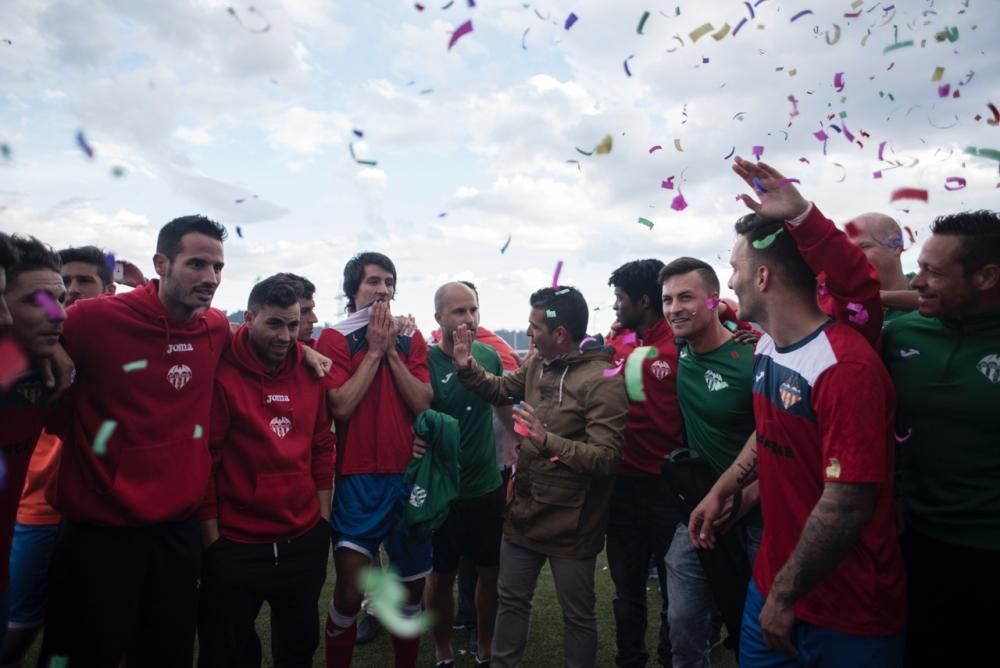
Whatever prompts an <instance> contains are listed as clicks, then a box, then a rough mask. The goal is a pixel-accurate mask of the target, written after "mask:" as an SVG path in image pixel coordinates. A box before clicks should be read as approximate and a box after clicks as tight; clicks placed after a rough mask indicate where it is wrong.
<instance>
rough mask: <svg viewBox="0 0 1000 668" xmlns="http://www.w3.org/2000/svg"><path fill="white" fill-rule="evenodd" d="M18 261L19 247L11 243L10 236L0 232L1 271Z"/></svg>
mask: <svg viewBox="0 0 1000 668" xmlns="http://www.w3.org/2000/svg"><path fill="white" fill-rule="evenodd" d="M16 262H17V249H16V248H14V244H13V243H11V240H10V237H8V236H7V235H6V234H4V233H3V232H0V271H2V270H5V269H7V268H8V267H13V266H14V264H15V263H16Z"/></svg>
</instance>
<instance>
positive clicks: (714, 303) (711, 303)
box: [705, 296, 719, 311]
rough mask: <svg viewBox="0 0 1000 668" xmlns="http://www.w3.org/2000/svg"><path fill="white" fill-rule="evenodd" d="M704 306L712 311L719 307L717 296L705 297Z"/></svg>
mask: <svg viewBox="0 0 1000 668" xmlns="http://www.w3.org/2000/svg"><path fill="white" fill-rule="evenodd" d="M705 308H707V309H708V310H709V311H714V310H715V309H717V308H719V298H718V297H717V296H716V297H709V298H708V299H706V300H705Z"/></svg>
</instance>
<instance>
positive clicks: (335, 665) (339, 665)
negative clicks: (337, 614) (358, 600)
mask: <svg viewBox="0 0 1000 668" xmlns="http://www.w3.org/2000/svg"><path fill="white" fill-rule="evenodd" d="M357 637H358V623H357V621H354V622H352V623H351V625H350V626H348V627H346V628H345V627H343V626H337V625H336V624H334V623H333V620H332V619H330V618H329V617H327V618H326V668H350V666H351V658H352V657H353V656H354V640H355V639H356V638H357ZM414 660H416V655H414Z"/></svg>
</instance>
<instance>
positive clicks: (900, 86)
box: [0, 0, 1000, 331]
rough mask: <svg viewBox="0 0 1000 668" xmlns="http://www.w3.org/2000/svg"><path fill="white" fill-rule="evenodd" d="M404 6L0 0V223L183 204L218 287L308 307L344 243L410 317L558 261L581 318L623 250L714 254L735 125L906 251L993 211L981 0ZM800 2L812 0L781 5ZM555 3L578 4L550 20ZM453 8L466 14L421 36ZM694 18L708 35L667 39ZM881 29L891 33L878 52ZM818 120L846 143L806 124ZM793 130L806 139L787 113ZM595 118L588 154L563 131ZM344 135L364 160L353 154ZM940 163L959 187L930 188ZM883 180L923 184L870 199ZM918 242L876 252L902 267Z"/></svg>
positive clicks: (724, 223)
mask: <svg viewBox="0 0 1000 668" xmlns="http://www.w3.org/2000/svg"><path fill="white" fill-rule="evenodd" d="M423 4H425V5H426V8H425V10H424V11H422V12H420V11H417V10H416V8H415V7H414V3H412V2H402V1H399V2H397V1H396V0H387V1H385V2H360V1H355V2H334V1H332V0H285V1H278V0H255V2H254V4H253V7H254V8H255V12H251V11H250V7H251V5H250V4H249V3H242V4H240V3H230V2H220V1H216V0H158V1H156V2H136V1H134V0H86V1H84V0H13V1H11V0H8V1H7V2H4V3H2V4H0V39H4V40H9V41H10V43H8V42H7V41H3V42H0V142H2V143H4V144H6V145H7V146H8V147H9V148H10V151H11V159H9V160H7V161H4V160H2V159H0V229H3V230H4V231H7V232H29V233H33V234H36V235H38V236H40V237H41V238H43V239H44V240H46V241H48V242H49V243H51V244H52V245H54V246H56V247H63V246H67V245H75V244H83V243H96V244H98V245H101V246H103V247H105V248H107V249H109V250H113V251H115V252H116V253H117V254H118V255H119V256H123V257H129V258H131V259H133V260H134V261H136V262H137V263H138V264H139V265H140V266H141V267H142V268H143V269H144V270H145V271H146V272H147V273H149V274H152V263H151V257H152V251H153V246H154V243H155V237H156V231H157V230H158V228H159V227H160V225H162V224H163V223H165V222H166V221H168V220H170V219H171V218H174V217H176V216H179V215H185V214H189V213H203V214H205V215H208V216H210V217H212V218H214V219H216V220H218V221H220V222H222V223H223V224H225V225H226V226H227V227H228V228H229V229H230V232H231V239H230V241H229V243H228V244H227V248H226V256H227V258H226V259H227V265H226V269H225V272H224V278H223V284H222V286H221V288H220V290H219V292H218V293H217V297H216V305H217V306H219V307H221V308H225V309H227V310H235V309H237V308H241V307H242V305H243V304H244V302H245V297H246V295H247V293H248V291H249V288H250V286H251V285H252V284H253V282H254V280H255V279H256V278H257V277H263V276H267V275H269V274H271V273H274V272H276V271H284V270H288V271H295V272H298V273H302V274H305V275H307V276H308V277H309V278H311V279H312V280H313V281H314V282H315V283H316V284H317V285H318V286H319V293H318V301H319V312H320V316H321V318H323V319H326V320H331V321H333V320H336V319H338V318H339V311H340V309H342V307H343V301H342V300H338V299H337V296H338V292H339V286H340V278H341V272H342V269H343V265H344V262H345V261H346V260H347V259H348V258H349V257H350V256H351V255H353V254H354V253H355V252H358V251H360V250H380V251H382V252H385V253H387V254H388V255H390V256H391V257H392V258H393V259H394V260H395V261H396V264H397V267H398V269H399V273H400V277H399V286H400V292H399V295H398V303H397V305H396V306H395V311H396V312H400V313H402V312H410V313H413V314H414V315H416V316H417V319H418V323H419V324H420V325H421V327H422V328H424V329H425V330H428V329H430V328H431V327H432V325H433V306H432V295H433V291H434V289H435V288H436V287H437V286H438V285H440V284H441V283H442V282H444V281H447V280H454V279H469V280H473V281H475V282H476V283H477V284H478V285H479V286H480V292H481V297H482V300H481V301H482V310H483V322H484V324H486V325H488V326H492V327H497V328H499V327H521V326H523V323H524V322H525V320H526V316H527V306H526V304H527V298H528V295H529V294H530V293H531V292H532V291H533V290H534V289H536V288H538V287H541V286H543V285H545V284H547V283H549V282H550V281H551V276H552V272H553V269H554V267H555V265H556V262H557V261H558V260H563V261H564V269H563V272H562V281H563V282H564V283H569V284H574V285H577V286H578V287H580V288H581V290H583V292H584V295H585V296H586V297H587V299H588V302H589V303H590V305H591V306H592V307H595V308H596V307H599V309H600V310H597V311H594V313H593V318H592V326H591V329H592V330H594V331H598V330H603V329H606V327H607V325H608V323H609V322H610V320H611V317H612V313H611V311H610V308H609V307H610V304H611V302H612V300H613V298H612V296H611V291H610V289H609V288H608V287H607V277H608V275H609V274H610V273H611V271H612V270H613V269H614V268H615V267H617V266H618V265H619V264H621V263H623V262H625V261H628V260H632V259H636V258H640V257H658V258H660V259H662V260H664V261H669V260H670V259H673V258H674V257H677V256H680V255H694V256H697V257H702V258H704V259H706V260H708V261H710V262H711V263H712V264H713V265H715V266H716V268H717V270H718V271H719V273H720V276H721V277H722V279H723V282H725V280H726V279H727V278H728V267H727V258H728V249H729V247H730V242H731V238H732V234H731V230H732V223H733V222H734V221H735V219H736V218H737V217H738V216H740V215H742V213H744V210H743V207H742V205H741V204H740V203H738V202H736V201H735V199H734V196H735V194H736V193H738V192H740V191H741V190H743V189H742V188H741V183H740V182H739V181H738V180H737V179H736V178H735V177H734V176H733V175H732V174H731V172H730V171H729V166H728V162H727V161H726V160H724V159H723V158H724V156H726V155H727V154H728V153H729V152H730V151H731V150H732V149H733V148H734V147H735V149H736V151H737V153H738V154H741V155H744V156H746V157H749V156H750V152H751V148H752V146H754V145H761V146H764V148H765V150H764V159H765V160H767V161H769V162H770V163H771V164H773V165H774V166H776V167H777V168H778V169H781V170H782V171H784V172H785V173H786V175H789V176H794V177H796V178H799V179H801V181H802V185H801V190H802V192H803V194H805V195H806V197H809V198H810V199H812V200H814V201H815V202H816V203H817V205H819V206H820V207H821V208H822V209H823V210H824V212H826V213H827V215H829V216H830V217H832V218H833V219H834V220H837V221H841V222H842V221H844V220H846V219H847V218H849V217H851V216H852V215H855V214H858V213H861V212H864V211H884V212H887V213H890V214H893V215H896V216H897V217H898V218H899V219H900V221H901V222H902V223H903V224H905V225H908V226H910V227H911V228H912V229H913V230H914V231H916V232H917V234H918V246H919V242H920V240H921V239H923V238H924V237H926V235H927V231H926V230H927V226H928V224H929V223H930V221H931V220H932V219H933V217H934V216H936V215H939V214H941V213H946V212H952V211H957V210H963V209H969V208H984V207H992V208H995V207H996V202H997V191H996V186H997V184H998V182H1000V177H998V163H997V162H996V161H993V160H989V159H984V158H978V157H972V156H968V155H966V154H964V153H963V149H964V148H965V147H966V146H978V147H988V148H1000V126H991V125H989V124H987V122H986V121H987V119H989V118H992V112H991V111H990V110H989V109H988V107H987V104H988V103H989V102H993V103H994V104H1000V67H998V65H1000V55H998V50H997V49H996V47H995V42H996V18H995V7H996V5H995V3H991V2H987V1H986V0H971V1H970V2H967V3H965V2H961V1H957V0H956V1H943V0H933V1H932V0H926V1H916V0H911V1H908V2H895V3H890V2H881V3H879V2H872V1H871V0H867V1H866V2H863V3H855V4H856V5H857V6H856V7H852V3H851V2H850V1H849V0H843V1H838V2H824V3H820V2H816V1H815V0H814V1H813V2H812V3H811V4H810V3H809V2H805V1H797V2H778V1H775V0H766V1H764V2H761V3H759V4H758V5H757V6H756V7H754V6H753V4H752V3H743V2H740V1H738V0H715V1H713V2H697V3H696V2H676V1H674V2H669V3H667V2H631V1H625V0H622V1H615V2H609V1H607V0H604V1H599V0H574V1H573V2H563V1H558V2H556V1H551V2H530V3H528V2H513V1H510V2H508V1H491V0H480V1H477V2H476V6H475V7H469V6H468V3H467V1H466V0H456V2H454V3H453V4H451V6H450V7H448V8H447V9H444V8H443V7H444V5H445V2H437V3H427V2H425V3H423ZM966 5H967V6H966ZM991 5H992V7H991ZM230 7H231V8H232V9H233V10H234V11H235V14H236V17H238V18H239V21H238V20H237V19H236V18H234V16H233V15H232V14H231V13H230V12H228V11H227V8H230ZM678 8H679V13H678ZM804 9H811V10H813V12H814V13H813V14H809V15H805V16H803V17H802V18H800V19H798V20H796V21H795V22H791V21H790V18H791V16H793V15H795V14H797V13H798V12H800V11H802V10H804ZM646 11H648V12H649V13H650V16H649V18H648V20H647V21H646V23H645V25H644V29H643V33H642V34H641V35H640V34H638V33H637V26H638V23H639V20H640V17H641V16H642V15H643V13H644V12H646ZM751 11H752V12H753V17H752V18H751ZM570 12H574V13H575V14H576V15H577V16H578V17H579V20H578V21H577V23H576V24H574V25H573V26H572V28H571V29H570V30H565V29H564V28H563V23H564V21H565V18H566V16H567V15H568V14H569V13H570ZM853 12H860V14H859V16H857V17H854V18H852V17H845V16H844V15H845V14H849V13H853ZM744 18H745V19H747V20H746V22H745V23H744V24H743V25H742V27H741V28H740V31H739V33H738V34H737V35H736V36H735V37H734V36H733V34H732V29H733V28H735V27H736V26H737V25H738V23H739V22H740V21H741V20H742V19H744ZM467 19H471V20H472V23H473V26H474V29H473V32H472V33H471V34H468V35H466V36H465V37H463V38H462V39H460V40H459V41H458V43H457V44H456V45H455V47H454V48H453V49H451V51H448V49H447V43H448V39H449V36H450V33H451V31H452V30H454V29H455V28H456V27H457V26H459V25H460V24H461V23H463V22H464V21H466V20H467ZM705 23H711V24H712V28H713V29H712V31H711V32H710V33H708V34H706V35H704V36H702V37H700V38H699V39H697V41H692V39H691V37H690V34H691V32H692V31H694V30H695V29H696V28H698V27H699V26H701V25H703V24H705ZM727 23H728V24H729V26H730V32H729V34H728V35H726V36H725V37H723V38H722V39H721V40H715V39H713V37H712V33H715V32H717V31H719V30H720V29H722V28H723V25H724V24H727ZM266 26H270V28H269V29H268V30H267V31H266V32H255V31H260V30H263V28H264V27H266ZM835 26H836V27H835ZM946 28H949V29H955V28H957V31H958V32H957V39H956V40H955V41H949V40H948V39H947V38H945V39H943V41H938V39H937V38H936V35H937V34H938V33H941V32H942V31H944V30H945V29H946ZM525 30H527V31H528V32H527V34H526V35H525ZM838 31H839V33H840V37H839V39H836V40H834V37H835V36H836V34H837V32H838ZM951 34H952V36H954V35H955V33H954V32H953V31H952V32H951ZM675 35H676V36H677V37H676V38H675V37H674V36H675ZM522 39H523V43H524V46H525V47H526V48H522ZM897 39H898V41H899V42H905V41H907V40H913V42H914V43H913V45H912V46H908V47H903V48H899V49H896V50H892V51H889V52H888V53H883V50H884V48H885V47H886V46H889V45H890V44H892V43H893V42H894V40H897ZM681 41H683V46H682V45H681ZM830 41H834V43H833V44H832V45H831V44H828V42H830ZM629 56H632V58H631V59H629V61H628V63H629V68H630V70H631V72H632V76H631V77H629V76H627V75H626V73H625V69H624V67H623V63H624V61H625V60H626V58H628V57H629ZM706 59H707V62H705V60H706ZM937 67H943V68H944V72H943V75H942V77H941V80H940V81H932V80H931V79H932V75H933V73H934V70H935V68H937ZM779 68H780V69H779ZM792 70H794V75H792V74H791V72H792ZM837 72H843V73H844V74H843V83H844V86H843V90H842V91H839V92H838V91H837V90H836V87H835V85H834V77H835V74H836V73H837ZM970 72H971V75H970ZM944 84H949V85H950V90H949V94H948V96H947V97H941V96H940V95H939V86H942V85H944ZM428 89H429V90H430V92H426V91H428ZM955 90H958V91H959V97H957V98H955V97H953V96H952V94H953V92H954V91H955ZM880 91H881V93H882V94H881V95H880ZM890 94H891V96H892V99H890V97H889V95H890ZM789 95H794V96H795V98H796V99H797V100H798V110H799V115H798V116H795V117H794V118H790V117H789V113H790V111H791V103H790V102H789V101H788V99H787V98H788V96H789ZM738 112H745V113H744V114H742V115H740V116H738V117H736V118H734V116H736V115H737V113H738ZM841 112H843V113H845V114H846V117H845V118H840V114H841ZM828 114H833V115H834V116H835V118H834V120H832V121H831V120H829V119H828V118H827V115H828ZM977 115H980V117H981V118H980V120H976V118H975V117H976V116H977ZM790 120H791V126H790V127H789V125H788V123H789V121H790ZM844 121H846V123H847V127H848V128H849V130H850V131H851V132H852V133H854V135H855V136H856V139H857V140H860V141H861V143H862V144H863V146H859V145H858V144H856V143H851V142H849V141H847V140H846V139H845V138H844V137H843V136H842V135H841V134H838V133H837V132H836V131H833V130H831V129H830V127H829V124H830V123H836V124H838V125H839V124H840V123H842V122H844ZM821 127H825V128H826V132H827V133H828V134H829V135H830V139H829V141H828V143H827V152H826V155H825V156H824V155H823V150H822V149H823V147H822V144H821V143H820V142H819V141H817V139H816V138H815V137H814V136H813V133H814V132H816V131H817V130H819V129H820V128H821ZM353 129H359V130H361V131H363V132H364V139H363V140H358V139H357V138H356V137H354V136H353V134H352V130H353ZM77 130H83V131H84V133H85V134H86V136H87V138H88V140H89V142H90V143H91V144H92V145H93V147H94V149H95V157H94V159H92V160H90V159H87V158H86V157H85V156H84V154H83V152H82V151H81V150H80V149H79V148H78V147H77V146H76V144H75V140H74V137H75V134H76V132H77ZM862 130H863V131H864V132H865V133H867V135H869V136H867V137H865V136H863V135H862V134H861V131H862ZM785 133H787V138H786V135H785ZM605 135H611V136H612V138H613V140H614V147H613V149H612V151H611V153H609V154H607V155H593V156H584V155H581V154H579V153H578V152H577V151H576V150H575V147H580V148H582V149H585V150H590V149H592V148H593V147H594V146H595V145H597V144H598V142H600V141H601V139H602V138H603V137H604V136H605ZM675 140H679V144H680V147H681V148H682V149H683V151H679V150H678V149H677V148H676V147H675ZM352 141H353V142H355V149H356V153H357V154H358V156H359V157H361V158H367V159H373V160H376V161H377V163H378V164H377V166H375V167H365V166H363V165H359V164H357V163H355V162H354V161H353V160H352V159H351V157H350V155H349V153H348V143H349V142H352ZM882 141H885V142H886V147H885V149H884V153H883V157H884V158H885V161H882V162H880V161H879V160H878V157H877V153H878V146H879V144H880V143H881V142H882ZM657 144H659V145H662V146H663V149H662V150H659V151H656V152H654V153H652V154H651V153H649V152H648V149H649V148H650V147H651V146H654V145H657ZM800 158H805V159H806V160H808V161H809V162H808V163H806V162H801V161H800ZM567 160H579V165H577V164H575V163H569V162H567ZM889 161H899V162H900V163H901V164H902V165H904V166H903V167H898V168H895V169H889V168H892V167H893V163H892V162H889ZM915 161H916V162H915ZM838 165H842V167H841V166H838ZM114 167H122V168H124V170H125V176H124V177H122V178H116V177H114V176H113V175H112V174H111V170H112V168H114ZM879 169H882V170H883V178H882V179H880V180H877V179H874V178H873V177H872V173H873V172H874V171H876V170H879ZM669 176H674V177H675V178H674V182H675V183H677V184H679V185H680V186H681V188H682V192H683V193H684V196H685V198H686V200H687V202H688V204H689V206H688V208H687V209H686V210H684V211H680V212H678V211H673V210H671V208H670V203H671V200H672V198H673V197H674V196H675V194H676V192H677V191H676V190H674V191H670V190H664V189H662V188H661V187H660V183H661V181H663V180H664V179H666V178H667V177H669ZM951 176H960V177H963V178H965V179H966V181H967V184H968V185H967V187H966V188H964V189H962V190H958V191H954V192H948V191H946V190H945V189H944V183H945V179H946V178H947V177H951ZM842 178H843V180H842V181H841V179H842ZM901 187H916V188H925V189H927V190H928V192H929V194H930V200H929V202H928V203H927V204H924V203H921V202H896V203H893V204H890V201H889V197H890V193H891V192H892V191H893V190H894V189H896V188H901ZM238 199H239V200H244V201H243V202H241V203H236V200H238ZM903 209H908V212H906V211H903ZM440 214H446V215H444V216H443V217H440ZM640 216H642V217H645V218H648V219H650V220H652V221H653V222H654V227H653V229H651V230H650V229H647V228H646V227H644V226H643V225H640V224H638V222H637V220H638V218H639V217H640ZM237 225H238V226H240V228H241V230H242V232H243V238H239V237H237V235H236V234H235V227H236V226H237ZM508 235H510V236H511V244H510V247H509V249H508V250H507V252H506V253H504V254H501V253H500V248H501V247H502V246H503V244H504V242H505V241H506V239H507V237H508ZM917 252H918V248H913V249H911V250H909V251H908V252H907V253H906V254H905V255H904V259H905V263H904V264H905V265H906V267H907V268H912V267H913V266H914V264H915V261H916V254H917Z"/></svg>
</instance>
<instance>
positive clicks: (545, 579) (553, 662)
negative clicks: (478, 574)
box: [25, 554, 736, 668]
mask: <svg viewBox="0 0 1000 668" xmlns="http://www.w3.org/2000/svg"><path fill="white" fill-rule="evenodd" d="M334 579H335V576H334V573H333V562H332V560H331V561H330V563H329V565H328V576H327V581H326V585H325V586H324V587H323V593H322V595H321V596H320V600H319V605H318V609H317V619H318V620H319V622H320V623H325V622H324V620H325V619H326V610H327V606H328V605H329V602H330V596H332V595H333V583H334ZM596 587H597V623H598V627H597V634H598V649H597V665H598V666H600V667H602V668H603V667H605V666H614V617H613V614H612V611H611V599H612V596H613V587H612V584H611V576H610V574H609V573H608V570H607V562H606V561H605V560H604V555H603V554H601V555H600V556H599V557H598V558H597V574H596ZM648 596H649V599H648V600H649V627H648V628H647V631H646V646H647V647H648V648H650V663H649V666H650V668H654V667H655V666H657V665H658V663H657V661H656V637H657V634H658V633H659V628H660V617H659V614H660V595H659V592H658V590H657V584H656V581H655V580H650V581H649V586H648ZM269 619H270V615H269V613H268V610H267V606H266V604H265V606H264V609H263V610H262V611H261V614H260V616H258V617H257V633H258V635H259V636H260V638H261V645H262V646H263V654H264V657H265V658H264V666H270V665H271V660H270V656H271V629H270V627H269ZM320 628H322V626H321V627H320ZM452 637H453V643H454V647H455V650H456V654H457V653H458V651H459V650H462V649H464V648H465V647H466V646H467V640H466V634H465V631H455V632H454V634H453V636H452ZM37 644H38V643H36V647H35V648H33V650H32V652H31V654H30V655H29V661H28V662H27V663H26V664H25V665H29V666H33V665H34V661H35V658H34V657H35V656H36V652H37ZM562 656H563V651H562V613H561V611H560V609H559V602H558V601H557V600H556V593H555V588H554V586H553V583H552V574H551V572H550V571H549V568H548V565H546V566H545V567H544V568H543V569H542V573H541V575H540V576H539V578H538V587H537V589H536V590H535V598H534V601H533V609H532V613H531V631H530V635H529V636H528V647H527V650H526V651H525V654H524V658H523V659H522V661H521V665H522V666H524V668H540V667H544V668H549V667H558V666H561V665H562ZM433 663H434V644H433V642H432V641H431V639H430V637H429V636H425V637H424V638H423V640H422V642H421V647H420V662H419V666H420V667H421V668H424V667H427V666H432V665H433ZM353 665H354V666H356V667H357V668H385V667H386V666H391V665H392V645H391V641H390V640H389V637H388V636H387V634H386V633H385V632H382V633H381V634H379V636H378V638H376V639H375V640H373V641H372V642H370V643H368V644H365V645H361V646H359V647H357V648H356V649H355V651H354V663H353ZM456 665H457V666H473V665H474V661H473V659H472V657H470V656H468V655H459V656H458V657H457V661H456ZM712 665H713V666H715V667H718V668H735V666H736V662H735V660H734V658H733V655H732V653H731V652H729V650H726V649H724V648H717V649H716V650H715V652H713V654H712ZM313 666H316V667H319V668H322V666H324V660H323V637H322V634H321V636H320V647H319V649H318V650H317V652H316V656H315V657H314V660H313Z"/></svg>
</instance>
